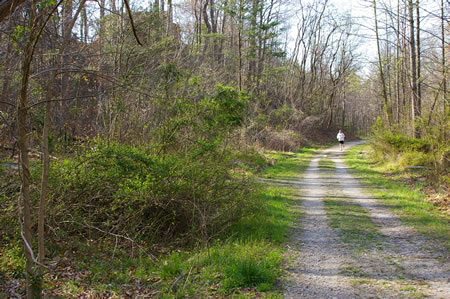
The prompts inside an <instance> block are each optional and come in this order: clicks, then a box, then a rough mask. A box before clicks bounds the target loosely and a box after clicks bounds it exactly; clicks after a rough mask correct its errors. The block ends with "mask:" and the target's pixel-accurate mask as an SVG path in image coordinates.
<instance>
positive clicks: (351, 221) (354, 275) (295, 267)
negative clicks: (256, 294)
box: [272, 142, 450, 298]
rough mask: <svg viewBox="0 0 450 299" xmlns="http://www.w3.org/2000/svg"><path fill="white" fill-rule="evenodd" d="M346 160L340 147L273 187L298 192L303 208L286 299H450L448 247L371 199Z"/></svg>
mask: <svg viewBox="0 0 450 299" xmlns="http://www.w3.org/2000/svg"><path fill="white" fill-rule="evenodd" d="M358 143H359V142H351V143H349V144H348V145H347V144H346V151H347V150H348V149H349V147H351V146H353V145H356V144H358ZM344 157H345V151H344V152H341V151H339V148H338V146H333V147H331V148H329V149H327V150H325V151H323V152H321V153H320V154H318V155H316V156H315V157H314V158H313V159H312V161H311V163H310V165H309V167H308V169H307V170H306V172H304V174H303V175H302V177H300V178H297V179H296V180H286V181H283V180H280V181H274V182H272V183H275V184H277V183H278V184H288V185H291V186H293V187H296V188H297V189H298V196H299V200H300V202H301V204H300V205H299V207H298V208H299V209H300V210H301V214H302V216H301V217H300V220H299V223H298V225H297V228H296V229H295V230H294V232H293V234H292V237H291V241H290V242H289V245H288V247H289V249H288V251H287V253H286V258H287V260H288V262H287V264H288V265H286V268H287V269H286V270H287V273H288V279H287V285H286V286H285V293H284V295H285V297H286V298H355V297H358V298H360V297H367V298H378V297H382V298H399V297H400V298H402V297H404V298H411V297H413V298H414V297H416V298H422V297H428V296H429V297H432V298H448V297H447V296H448V295H449V294H450V282H449V277H450V263H449V252H448V248H446V247H445V246H441V245H439V242H432V241H430V240H429V238H428V237H426V236H424V235H423V234H421V233H419V232H418V231H417V230H416V229H415V228H414V227H411V226H409V225H406V224H405V222H404V221H403V220H404V219H403V218H400V217H399V216H397V214H395V213H393V212H392V210H391V209H389V208H388V207H387V206H386V205H385V204H384V202H383V201H382V200H381V199H379V198H376V197H374V196H373V195H371V193H370V192H369V190H368V189H367V187H369V186H366V185H363V184H362V183H360V182H359V180H357V179H356V178H355V177H354V176H353V175H352V170H351V169H349V168H348V167H347V165H346V163H345V161H344ZM371 188H373V186H371Z"/></svg>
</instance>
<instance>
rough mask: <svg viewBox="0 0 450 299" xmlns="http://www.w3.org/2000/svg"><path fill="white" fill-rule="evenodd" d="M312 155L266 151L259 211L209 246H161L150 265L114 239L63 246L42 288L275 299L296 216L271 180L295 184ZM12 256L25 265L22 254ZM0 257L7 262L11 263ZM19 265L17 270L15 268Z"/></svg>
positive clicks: (63, 292)
mask: <svg viewBox="0 0 450 299" xmlns="http://www.w3.org/2000/svg"><path fill="white" fill-rule="evenodd" d="M314 153H315V150H314V149H309V148H308V149H304V150H302V151H301V152H299V153H295V154H291V155H295V157H291V156H290V155H286V154H284V153H271V154H270V156H271V158H272V159H274V160H275V161H276V165H275V166H273V167H270V168H268V169H265V170H263V171H262V172H261V173H260V176H261V177H264V178H266V179H267V178H271V179H273V182H274V184H271V183H270V182H268V183H264V184H261V188H259V191H258V192H259V197H260V200H261V201H260V202H261V205H260V208H259V209H258V210H257V213H256V214H254V215H251V216H248V217H245V218H243V219H241V220H240V221H238V222H237V223H235V224H233V225H232V226H230V228H229V229H227V230H226V231H225V232H224V233H223V235H222V236H221V237H220V238H217V239H216V240H214V241H212V242H211V243H210V244H209V245H208V246H207V247H204V246H200V245H199V246H198V247H197V248H191V249H186V248H184V249H183V248H178V249H177V248H173V249H168V248H167V249H164V251H163V252H165V253H160V254H159V256H158V258H159V261H157V262H155V261H154V260H153V259H152V258H150V257H148V256H146V255H145V254H143V253H142V252H138V250H136V249H135V253H134V257H131V255H130V248H128V249H126V248H123V249H119V248H118V249H117V250H114V247H115V243H114V240H111V242H110V243H109V244H100V243H99V244H96V242H94V243H93V245H92V243H91V244H87V243H86V242H84V241H82V240H81V241H78V242H79V244H78V245H77V244H75V243H71V244H70V245H67V246H68V249H67V250H65V251H66V254H68V256H67V260H66V262H67V263H69V265H70V266H69V267H68V265H65V264H64V263H66V262H64V263H62V265H64V266H58V271H60V272H59V273H58V271H56V272H53V273H49V274H47V275H45V277H44V284H45V286H46V289H47V290H48V292H49V293H50V294H54V295H56V296H60V297H67V296H68V297H70V296H76V294H77V293H79V292H81V290H84V291H85V292H88V293H90V294H96V295H98V296H100V297H101V296H121V295H123V294H124V293H125V292H127V291H128V292H131V293H132V294H133V296H143V297H145V296H147V297H158V298H192V297H196V298H202V297H203V298H206V297H233V298H254V297H265V298H281V297H282V295H281V292H280V289H277V287H276V285H277V280H278V279H279V277H280V276H281V275H282V273H281V270H280V268H281V262H282V259H283V252H284V250H285V249H284V246H283V244H284V243H285V242H286V241H287V238H288V236H289V234H290V232H291V230H292V229H293V227H294V224H295V223H296V220H297V219H298V217H299V216H300V215H299V213H300V212H299V209H298V202H297V201H296V197H295V193H296V190H295V189H294V188H292V187H289V186H281V185H277V184H276V181H277V180H281V179H283V180H285V179H287V180H289V179H292V180H293V179H297V178H298V176H299V175H300V174H301V172H302V171H304V170H305V169H306V168H307V166H308V164H309V162H310V159H311V157H312V156H313V155H314ZM259 164H261V163H259ZM113 252H114V258H113ZM12 253H14V256H17V257H20V260H21V261H23V256H21V255H20V253H16V252H12V251H11V254H12ZM56 255H62V253H59V252H58V253H57V254H56ZM4 256H5V261H6V260H11V259H10V258H8V257H6V255H4ZM0 264H1V263H0ZM5 265H6V264H5ZM19 265H20V267H22V264H20V263H18V262H17V266H18V267H19ZM5 271H8V270H5ZM19 272H20V271H19ZM61 274H63V275H62V276H61ZM5 275H6V276H8V275H9V274H8V273H6V274H5ZM0 276H1V275H0ZM0 284H1V277H0ZM0 288H1V285H0ZM136 290H140V291H138V292H137V291H136ZM0 294H1V293H0Z"/></svg>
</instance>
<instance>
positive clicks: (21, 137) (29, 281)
mask: <svg viewBox="0 0 450 299" xmlns="http://www.w3.org/2000/svg"><path fill="white" fill-rule="evenodd" d="M35 26H36V1H33V4H32V5H31V7H30V8H29V20H28V28H29V32H30V33H29V36H28V39H27V41H26V44H25V48H24V52H23V62H22V72H21V75H22V80H21V90H20V98H19V101H18V103H17V129H18V148H19V153H20V174H21V178H22V186H21V194H20V196H21V198H22V204H23V215H22V218H23V219H22V220H21V221H22V222H23V231H22V238H23V241H24V252H25V257H26V265H25V271H26V297H27V298H30V299H31V298H38V297H39V296H40V290H39V288H36V285H35V282H36V281H37V280H38V279H37V277H36V273H35V271H34V269H33V268H34V267H33V265H34V261H33V256H34V255H33V248H32V245H33V238H32V233H31V226H32V224H33V221H32V218H31V200H30V183H31V175H30V168H29V158H28V133H29V132H28V128H27V123H28V86H29V78H30V72H31V62H32V60H33V47H34V42H35V34H36V33H35V31H36V28H35Z"/></svg>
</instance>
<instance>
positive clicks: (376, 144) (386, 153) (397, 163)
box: [370, 118, 434, 169]
mask: <svg viewBox="0 0 450 299" xmlns="http://www.w3.org/2000/svg"><path fill="white" fill-rule="evenodd" d="M372 133H373V139H372V140H371V142H370V144H371V147H372V149H373V157H374V158H375V160H377V161H379V162H382V163H385V164H389V165H390V167H391V168H394V169H398V168H405V167H408V166H431V165H432V163H433V159H432V157H433V155H434V150H433V146H432V143H430V141H429V140H428V139H424V138H412V137H408V136H405V135H402V134H399V133H395V134H393V133H391V131H390V130H388V129H387V128H386V127H385V126H384V123H383V121H382V120H381V118H378V119H377V121H376V123H375V125H374V126H373V127H372Z"/></svg>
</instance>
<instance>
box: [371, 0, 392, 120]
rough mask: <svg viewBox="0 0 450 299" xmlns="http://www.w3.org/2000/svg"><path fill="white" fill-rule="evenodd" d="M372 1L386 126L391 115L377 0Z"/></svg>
mask: <svg viewBox="0 0 450 299" xmlns="http://www.w3.org/2000/svg"><path fill="white" fill-rule="evenodd" d="M372 3H373V14H374V19H375V36H376V40H377V53H378V71H379V73H380V80H381V88H382V92H383V100H384V103H383V106H384V108H383V110H384V114H385V116H386V121H387V122H388V126H390V125H391V117H390V113H389V102H388V95H387V90H386V80H385V74H384V71H383V61H382V56H381V48H380V37H379V33H378V18H377V2H376V0H373V1H372Z"/></svg>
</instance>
